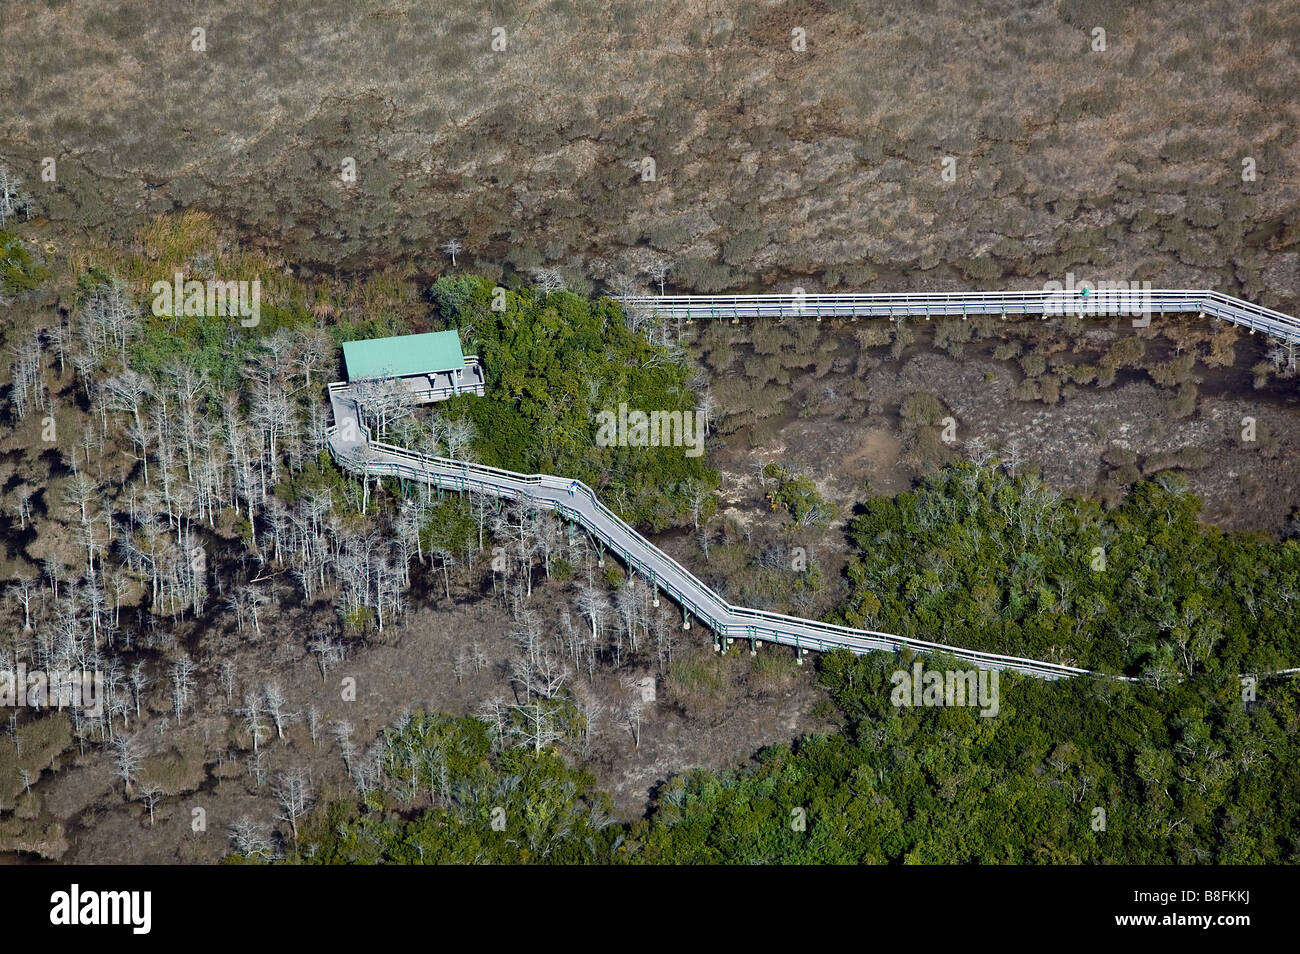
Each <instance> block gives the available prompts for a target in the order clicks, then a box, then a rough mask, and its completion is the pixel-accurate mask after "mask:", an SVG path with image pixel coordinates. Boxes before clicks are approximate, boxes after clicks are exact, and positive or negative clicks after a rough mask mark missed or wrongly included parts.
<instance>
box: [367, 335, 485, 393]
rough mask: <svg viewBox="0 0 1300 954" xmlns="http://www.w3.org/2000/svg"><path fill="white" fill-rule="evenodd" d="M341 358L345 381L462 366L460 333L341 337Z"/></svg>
mask: <svg viewBox="0 0 1300 954" xmlns="http://www.w3.org/2000/svg"><path fill="white" fill-rule="evenodd" d="M343 360H344V362H346V363H347V366H348V380H349V381H356V380H358V379H359V378H390V377H404V376H405V375H408V374H431V373H432V372H434V371H451V370H453V369H455V368H463V367H464V366H465V356H464V355H463V354H461V350H460V335H458V334H457V333H456V332H455V331H433V332H429V333H428V334H423V335H399V336H398V337H396V338H369V339H367V340H365V341H345V342H343Z"/></svg>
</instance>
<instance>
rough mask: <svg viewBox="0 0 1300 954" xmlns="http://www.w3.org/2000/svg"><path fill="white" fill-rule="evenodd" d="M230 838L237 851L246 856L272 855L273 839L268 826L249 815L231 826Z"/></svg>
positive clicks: (262, 856) (260, 857) (265, 856)
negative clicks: (268, 833)
mask: <svg viewBox="0 0 1300 954" xmlns="http://www.w3.org/2000/svg"><path fill="white" fill-rule="evenodd" d="M230 840H231V842H232V843H233V844H234V846H235V851H237V852H238V853H239V854H241V855H243V856H244V857H245V858H257V859H259V860H260V859H262V858H269V857H270V856H271V839H270V838H269V837H268V835H267V831H266V826H264V825H259V824H257V823H256V822H254V821H253V820H252V819H250V818H249V817H248V816H247V815H245V816H243V817H241V818H240V819H239V821H237V822H235V823H234V824H233V825H231V826H230Z"/></svg>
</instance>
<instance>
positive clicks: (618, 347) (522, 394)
mask: <svg viewBox="0 0 1300 954" xmlns="http://www.w3.org/2000/svg"><path fill="white" fill-rule="evenodd" d="M432 294H433V299H434V302H435V303H436V305H437V307H438V310H439V313H440V314H441V315H442V317H443V318H444V320H446V321H447V322H448V324H449V325H451V326H453V327H456V328H458V329H460V331H461V337H462V340H463V342H464V344H465V347H466V350H467V353H477V354H478V355H479V357H480V358H482V360H483V362H484V364H485V365H486V368H487V375H488V392H487V396H486V398H475V397H463V398H459V399H455V400H452V401H449V402H447V405H448V406H447V408H446V412H447V413H449V414H452V415H455V414H460V413H464V414H468V415H469V416H470V417H471V418H472V420H473V422H474V425H475V433H476V439H475V445H474V448H475V451H476V452H477V454H478V458H479V461H480V462H481V463H484V464H489V465H492V466H495V467H506V468H509V469H511V470H518V471H524V472H526V473H535V472H542V473H549V474H561V475H564V476H566V477H567V476H572V477H576V478H577V479H579V480H581V481H583V482H584V483H586V484H588V485H590V486H591V487H593V488H595V489H596V490H597V491H598V492H599V494H600V496H601V499H602V500H604V501H605V502H606V503H607V504H608V505H609V506H610V507H611V508H612V509H614V510H616V511H617V512H619V513H620V514H621V515H622V516H623V517H624V518H625V519H628V520H630V521H632V522H635V523H640V524H644V525H647V526H650V527H651V528H654V529H662V528H664V527H666V526H669V525H670V524H672V523H674V522H679V521H682V520H684V519H685V518H686V516H687V514H688V512H689V508H688V505H687V500H688V494H689V492H690V490H691V489H692V488H700V487H702V488H704V489H706V490H708V489H712V488H713V487H716V486H717V474H716V473H715V472H714V471H713V470H712V469H711V468H709V467H708V466H707V465H706V464H705V463H704V459H703V458H702V457H688V456H687V455H686V453H685V450H686V449H685V448H682V447H620V446H610V447H601V446H598V444H597V442H596V432H597V417H596V415H597V414H598V413H599V412H600V411H613V412H615V413H616V412H617V409H618V407H619V405H620V404H621V403H625V404H626V405H627V406H628V407H629V408H631V409H639V410H642V411H683V412H686V411H694V409H695V399H694V396H693V395H692V393H691V390H690V387H689V386H688V380H689V378H690V376H691V372H690V369H689V368H688V367H687V366H686V365H685V364H684V363H683V362H682V361H681V360H679V359H678V358H676V357H674V356H673V355H672V354H670V353H669V351H668V350H667V349H665V348H663V347H660V346H656V345H652V344H650V342H649V341H647V340H646V339H645V337H644V336H642V335H641V334H639V333H637V332H634V331H632V330H630V329H629V328H628V327H627V323H626V321H625V320H624V317H623V313H622V309H621V308H620V306H619V305H618V304H617V303H616V302H614V301H611V300H610V299H608V298H602V299H599V300H598V301H591V300H589V299H586V298H583V297H580V296H578V295H574V294H571V293H569V292H553V293H551V294H544V293H542V292H538V291H534V290H531V289H523V290H520V291H510V292H506V293H505V295H504V308H503V309H502V310H499V311H494V310H493V309H492V307H491V306H492V295H493V286H492V284H491V283H490V282H487V281H485V280H483V279H479V278H471V277H457V278H443V279H440V280H439V281H438V282H437V284H435V285H434V287H433V291H432Z"/></svg>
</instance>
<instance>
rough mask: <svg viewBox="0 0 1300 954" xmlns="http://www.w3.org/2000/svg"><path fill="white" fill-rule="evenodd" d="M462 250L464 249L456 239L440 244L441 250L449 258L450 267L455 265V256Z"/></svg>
mask: <svg viewBox="0 0 1300 954" xmlns="http://www.w3.org/2000/svg"><path fill="white" fill-rule="evenodd" d="M462 248H464V246H463V245H461V244H460V239H458V238H449V239H447V241H445V242H443V243H442V250H443V251H444V252H446V253H447V254H448V255H450V256H451V264H452V265H455V264H456V256H457V255H458V254H459V253H460V250H461V249H462Z"/></svg>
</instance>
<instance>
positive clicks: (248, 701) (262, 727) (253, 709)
mask: <svg viewBox="0 0 1300 954" xmlns="http://www.w3.org/2000/svg"><path fill="white" fill-rule="evenodd" d="M239 714H240V715H242V716H243V717H244V730H245V731H246V732H248V735H249V737H250V738H252V740H253V753H254V754H256V753H257V750H258V746H259V745H260V744H261V740H262V734H263V733H264V732H269V731H270V730H269V729H268V728H267V726H266V724H265V723H264V722H262V700H261V698H260V697H259V696H258V695H257V694H256V693H254V692H246V693H244V706H243V708H242V709H240V710H239Z"/></svg>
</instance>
